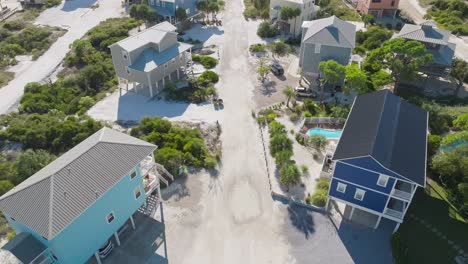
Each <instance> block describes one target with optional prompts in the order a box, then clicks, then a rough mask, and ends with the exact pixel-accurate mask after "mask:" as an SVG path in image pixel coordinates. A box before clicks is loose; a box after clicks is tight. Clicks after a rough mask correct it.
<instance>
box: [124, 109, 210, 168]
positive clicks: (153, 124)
mask: <svg viewBox="0 0 468 264" xmlns="http://www.w3.org/2000/svg"><path fill="white" fill-rule="evenodd" d="M131 135H132V136H136V137H139V138H142V139H143V140H145V141H148V142H150V143H153V144H155V145H157V146H158V150H157V151H156V152H155V160H156V162H158V163H160V164H162V165H163V166H164V167H165V168H166V169H167V170H169V171H170V172H171V173H173V174H178V172H179V168H180V167H181V166H195V167H204V168H214V167H215V166H216V159H215V158H214V156H213V155H212V154H211V153H210V151H209V150H208V147H207V146H206V144H205V142H204V140H203V137H202V134H201V131H200V129H198V128H182V127H178V126H174V125H172V123H171V122H169V121H168V120H164V119H162V118H159V117H155V118H151V117H144V118H143V119H142V120H141V121H140V123H139V124H138V125H137V126H136V127H134V128H133V129H132V130H131Z"/></svg>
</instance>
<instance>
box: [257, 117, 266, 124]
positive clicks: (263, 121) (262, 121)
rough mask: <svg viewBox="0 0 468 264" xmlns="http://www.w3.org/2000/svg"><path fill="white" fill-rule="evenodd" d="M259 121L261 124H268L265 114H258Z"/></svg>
mask: <svg viewBox="0 0 468 264" xmlns="http://www.w3.org/2000/svg"><path fill="white" fill-rule="evenodd" d="M257 123H258V124H259V125H266V124H267V120H266V118H265V117H264V116H258V117H257Z"/></svg>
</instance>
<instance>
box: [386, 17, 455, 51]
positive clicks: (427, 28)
mask: <svg viewBox="0 0 468 264" xmlns="http://www.w3.org/2000/svg"><path fill="white" fill-rule="evenodd" d="M449 37H450V32H449V31H447V30H443V29H439V28H436V27H435V26H434V23H431V22H430V21H428V22H425V23H422V24H420V25H413V24H405V25H404V26H403V28H402V29H401V30H400V32H399V33H397V34H395V36H394V38H404V39H411V40H417V41H421V42H426V43H434V44H440V45H447V44H448V43H449V42H448V40H449Z"/></svg>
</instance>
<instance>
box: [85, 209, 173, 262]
mask: <svg viewBox="0 0 468 264" xmlns="http://www.w3.org/2000/svg"><path fill="white" fill-rule="evenodd" d="M160 210H161V215H162V207H161V208H160ZM133 219H134V223H135V226H136V229H134V230H132V228H129V226H128V225H127V227H126V228H121V230H120V231H119V240H120V242H119V246H114V249H113V250H112V252H111V253H110V254H109V255H108V256H107V257H106V258H101V259H99V260H98V259H97V258H95V257H91V258H90V259H89V260H88V261H87V262H86V264H100V263H102V264H107V263H112V264H114V263H117V264H120V263H122V264H124V263H125V264H126V263H161V264H165V263H168V260H167V252H166V250H165V253H166V254H165V256H161V255H159V254H157V253H156V250H157V249H158V248H159V247H160V246H163V245H164V248H165V249H166V245H165V242H166V238H165V225H164V220H162V221H158V220H156V219H155V218H153V217H151V216H148V215H145V214H143V213H141V212H135V214H134V215H133ZM161 219H164V218H161ZM124 226H125V225H124ZM111 240H112V243H114V245H116V243H117V241H116V239H115V237H112V238H111Z"/></svg>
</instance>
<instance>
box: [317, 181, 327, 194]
mask: <svg viewBox="0 0 468 264" xmlns="http://www.w3.org/2000/svg"><path fill="white" fill-rule="evenodd" d="M316 188H317V189H319V190H324V191H327V192H328V189H329V188H330V181H329V180H326V179H319V180H318V182H317V187H316Z"/></svg>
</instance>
